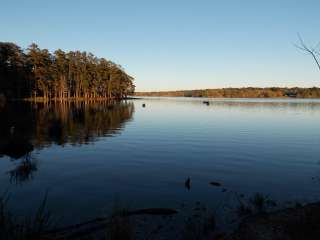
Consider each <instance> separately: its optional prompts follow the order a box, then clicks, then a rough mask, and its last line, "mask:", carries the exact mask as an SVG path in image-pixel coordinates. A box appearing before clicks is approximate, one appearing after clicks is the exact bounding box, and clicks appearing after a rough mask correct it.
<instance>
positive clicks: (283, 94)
mask: <svg viewBox="0 0 320 240" xmlns="http://www.w3.org/2000/svg"><path fill="white" fill-rule="evenodd" d="M135 95H136V96H166V97H208V98H289V97H291V98H320V88H316V87H313V88H297V87H295V88H278V87H271V88H251V87H248V88H221V89H204V90H181V91H161V92H136V93H135Z"/></svg>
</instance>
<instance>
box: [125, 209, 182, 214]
mask: <svg viewBox="0 0 320 240" xmlns="http://www.w3.org/2000/svg"><path fill="white" fill-rule="evenodd" d="M176 213H178V211H177V210H175V209H171V208H145V209H138V210H134V211H129V212H128V215H145V214H146V215H173V214H176Z"/></svg>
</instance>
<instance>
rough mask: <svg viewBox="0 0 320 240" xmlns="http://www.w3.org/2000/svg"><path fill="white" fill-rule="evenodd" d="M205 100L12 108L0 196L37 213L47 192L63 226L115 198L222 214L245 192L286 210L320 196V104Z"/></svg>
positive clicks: (106, 207)
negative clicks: (197, 205) (266, 198)
mask: <svg viewBox="0 0 320 240" xmlns="http://www.w3.org/2000/svg"><path fill="white" fill-rule="evenodd" d="M202 101H204V99H197V98H145V99H135V100H128V101H126V102H121V103H119V104H116V105H114V106H109V105H107V104H101V103H100V104H98V103H95V104H88V103H87V104H85V103H77V104H74V103H72V104H71V103H69V104H65V105H59V104H56V105H54V104H52V105H51V106H44V105H43V104H42V105H41V104H38V105H33V104H30V103H24V104H17V103H15V104H7V105H6V106H4V107H1V108H0V114H1V115H0V116H1V119H0V123H1V125H0V193H1V192H6V191H7V192H8V193H9V196H10V201H9V202H10V206H11V207H12V208H13V209H15V210H16V211H17V212H19V213H21V214H27V213H29V212H31V211H33V210H34V209H35V208H36V207H38V206H39V204H40V201H41V200H42V199H43V197H44V195H45V192H46V191H47V192H48V207H49V208H50V209H51V210H52V211H53V212H54V213H55V214H56V215H57V216H63V219H61V223H76V222H81V221H85V220H88V219H90V218H94V217H98V216H101V215H104V214H107V213H108V212H110V209H111V207H112V205H113V204H114V202H115V201H118V200H115V199H120V200H121V201H122V202H124V203H125V204H126V206H128V207H130V208H142V207H143V208H144V207H170V208H176V209H181V208H182V206H184V205H185V206H190V207H192V206H194V204H195V203H196V202H200V203H201V204H203V205H206V206H207V207H208V208H210V209H213V210H214V211H216V212H220V213H221V212H222V214H223V212H228V211H229V212H230V211H232V208H233V207H234V205H235V204H236V202H237V200H236V197H235V194H244V196H246V197H250V196H251V195H252V194H253V193H255V192H260V193H263V194H266V195H268V196H269V197H270V198H271V199H273V200H274V201H276V202H277V203H278V204H279V205H280V206H285V205H288V204H290V202H291V203H292V202H295V201H299V202H302V203H304V202H313V201H319V200H320V181H319V177H320V101H319V100H298V99H294V100H278V99H277V100H264V99H211V100H209V101H210V105H209V106H207V105H206V104H203V102H202ZM142 104H146V106H145V107H143V106H142ZM188 177H189V178H190V179H191V188H190V189H189V190H188V189H187V188H186V187H185V184H184V182H185V180H186V179H187V178H188ZM211 181H215V182H219V183H221V184H222V186H221V187H217V186H212V185H210V184H209V182H211ZM226 215H227V214H226Z"/></svg>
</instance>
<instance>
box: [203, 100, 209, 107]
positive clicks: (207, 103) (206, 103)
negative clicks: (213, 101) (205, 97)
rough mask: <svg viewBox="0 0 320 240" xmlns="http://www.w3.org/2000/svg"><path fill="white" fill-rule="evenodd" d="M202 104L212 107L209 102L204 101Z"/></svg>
mask: <svg viewBox="0 0 320 240" xmlns="http://www.w3.org/2000/svg"><path fill="white" fill-rule="evenodd" d="M202 103H203V104H205V105H207V106H209V105H210V102H209V101H203V102H202Z"/></svg>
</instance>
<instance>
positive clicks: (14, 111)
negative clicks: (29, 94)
mask: <svg viewBox="0 0 320 240" xmlns="http://www.w3.org/2000/svg"><path fill="white" fill-rule="evenodd" d="M133 112H134V106H133V103H127V102H119V103H113V104H110V103H107V102H90V103H88V102H64V103H57V102H56V103H54V102H53V103H50V104H36V105H34V104H30V103H26V102H25V103H10V104H6V105H5V106H3V107H1V108H0V115H1V116H2V117H1V118H0V158H1V157H3V156H8V157H9V158H10V159H11V160H12V161H15V160H18V161H20V163H19V164H18V166H16V167H15V168H14V169H12V170H10V171H9V172H8V173H9V175H10V179H11V182H14V183H21V182H25V181H27V180H31V179H32V178H33V174H34V172H36V171H37V170H38V167H37V161H36V160H35V159H34V158H32V152H33V151H34V150H40V149H43V148H45V147H48V146H50V145H52V144H56V145H61V146H64V145H65V144H71V145H81V144H88V143H92V142H94V141H97V139H98V138H99V137H107V136H108V137H111V136H114V135H115V134H118V133H120V132H121V130H122V129H123V127H124V124H125V123H126V122H127V121H129V120H130V119H131V118H132V115H133Z"/></svg>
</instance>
